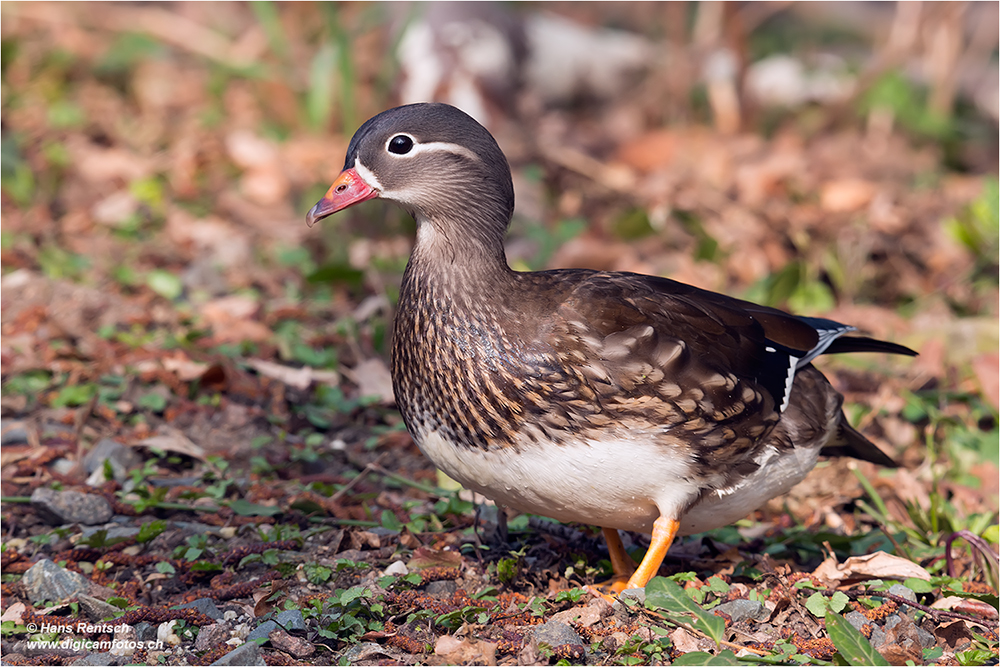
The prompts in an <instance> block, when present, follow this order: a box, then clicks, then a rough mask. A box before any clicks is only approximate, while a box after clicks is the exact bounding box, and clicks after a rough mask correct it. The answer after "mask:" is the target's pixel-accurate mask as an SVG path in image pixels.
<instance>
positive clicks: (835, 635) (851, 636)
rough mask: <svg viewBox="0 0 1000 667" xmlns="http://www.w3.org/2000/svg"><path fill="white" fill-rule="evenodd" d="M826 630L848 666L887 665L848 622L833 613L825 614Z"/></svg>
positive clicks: (879, 654) (880, 655)
mask: <svg viewBox="0 0 1000 667" xmlns="http://www.w3.org/2000/svg"><path fill="white" fill-rule="evenodd" d="M826 630H827V632H829V633H830V640H831V641H832V642H833V645H834V646H836V647H837V651H838V652H839V653H840V654H841V655H842V656H843V657H844V659H845V660H847V664H849V665H888V664H889V663H888V662H887V661H886V659H885V658H883V657H882V654H881V653H879V652H878V651H876V650H875V649H874V648H872V645H871V644H870V643H869V642H868V640H867V639H865V637H864V635H862V634H861V633H860V632H858V631H857V630H856V629H855V628H854V626H853V625H851V623H850V621H848V620H847V619H846V618H844V617H843V616H841V615H840V614H838V613H837V612H835V611H829V612H827V614H826Z"/></svg>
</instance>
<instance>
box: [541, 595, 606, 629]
mask: <svg viewBox="0 0 1000 667" xmlns="http://www.w3.org/2000/svg"><path fill="white" fill-rule="evenodd" d="M602 599H603V598H602ZM549 620H550V621H558V622H560V623H573V624H576V625H580V626H582V627H584V628H589V627H590V626H592V625H594V624H595V623H597V622H598V621H600V620H601V608H600V607H598V606H597V605H588V606H586V607H573V608H572V609H567V610H565V611H560V612H558V613H556V614H552V618H550V619H549Z"/></svg>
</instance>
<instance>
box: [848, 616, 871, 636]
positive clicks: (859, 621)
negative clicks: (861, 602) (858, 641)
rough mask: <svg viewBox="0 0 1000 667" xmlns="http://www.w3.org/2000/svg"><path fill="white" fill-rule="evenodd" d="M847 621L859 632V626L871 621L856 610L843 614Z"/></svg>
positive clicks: (861, 626)
mask: <svg viewBox="0 0 1000 667" xmlns="http://www.w3.org/2000/svg"><path fill="white" fill-rule="evenodd" d="M844 618H845V619H847V622H848V623H850V624H851V625H853V626H854V629H855V630H857V631H858V632H861V628H863V627H864V626H866V625H871V624H872V622H871V621H869V620H868V619H867V618H865V616H864V614H862V613H861V612H858V611H852V612H850V613H848V614H846V615H845V616H844Z"/></svg>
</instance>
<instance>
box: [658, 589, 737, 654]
mask: <svg viewBox="0 0 1000 667" xmlns="http://www.w3.org/2000/svg"><path fill="white" fill-rule="evenodd" d="M646 606H647V607H649V608H661V609H666V610H667V611H669V612H674V613H687V614H692V615H693V616H694V617H695V622H694V627H696V628H698V629H699V630H701V631H702V632H704V633H705V634H706V635H708V636H709V637H710V638H711V639H712V640H713V641H714V642H716V643H719V642H720V641H722V639H723V635H724V634H725V631H726V622H725V621H724V620H723V619H722V618H721V617H719V616H716V615H714V614H710V613H708V612H707V611H705V610H704V609H702V608H701V607H699V606H698V604H697V603H696V602H695V601H694V600H692V599H691V598H689V597H688V596H687V593H685V592H684V589H683V588H681V587H680V586H679V585H677V584H676V583H675V582H673V581H671V580H669V579H665V578H663V577H654V578H653V579H652V581H650V582H649V583H648V584H646Z"/></svg>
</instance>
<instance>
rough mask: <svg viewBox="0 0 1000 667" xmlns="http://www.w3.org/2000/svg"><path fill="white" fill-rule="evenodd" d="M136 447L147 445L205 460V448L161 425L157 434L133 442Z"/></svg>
mask: <svg viewBox="0 0 1000 667" xmlns="http://www.w3.org/2000/svg"><path fill="white" fill-rule="evenodd" d="M135 446H136V447H149V448H155V449H160V450H163V451H165V452H175V453H177V454H184V455H185V456H190V457H192V458H196V459H198V460H199V461H204V460H205V450H204V449H202V448H201V447H200V446H198V445H196V444H195V443H194V442H192V441H191V439H190V438H188V437H187V436H186V435H184V434H183V433H181V432H180V431H178V430H177V429H175V428H171V427H169V426H161V427H160V428H159V429H157V435H154V436H152V437H149V438H146V439H145V440H140V441H139V442H137V443H135Z"/></svg>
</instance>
